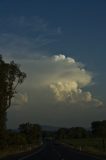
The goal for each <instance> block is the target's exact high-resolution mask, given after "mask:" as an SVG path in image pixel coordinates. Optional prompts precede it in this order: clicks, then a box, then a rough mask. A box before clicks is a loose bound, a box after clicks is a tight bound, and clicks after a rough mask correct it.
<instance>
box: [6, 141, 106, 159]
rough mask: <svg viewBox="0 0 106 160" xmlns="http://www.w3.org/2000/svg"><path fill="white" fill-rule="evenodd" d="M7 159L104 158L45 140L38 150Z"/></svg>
mask: <svg viewBox="0 0 106 160" xmlns="http://www.w3.org/2000/svg"><path fill="white" fill-rule="evenodd" d="M7 160H106V159H103V158H98V157H95V156H90V155H88V154H86V153H82V152H80V151H75V150H73V149H70V148H69V147H67V146H64V145H60V144H55V143H53V142H52V141H49V142H47V143H46V144H45V145H44V146H43V147H42V148H40V149H39V150H37V151H35V152H33V153H31V154H29V155H26V156H22V157H10V158H8V159H7Z"/></svg>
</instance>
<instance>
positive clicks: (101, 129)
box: [91, 120, 106, 138]
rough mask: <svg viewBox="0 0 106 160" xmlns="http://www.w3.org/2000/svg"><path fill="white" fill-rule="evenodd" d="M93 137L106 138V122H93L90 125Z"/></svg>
mask: <svg viewBox="0 0 106 160" xmlns="http://www.w3.org/2000/svg"><path fill="white" fill-rule="evenodd" d="M91 127H92V133H93V135H94V136H97V137H102V138H106V120H103V121H94V122H92V123H91Z"/></svg>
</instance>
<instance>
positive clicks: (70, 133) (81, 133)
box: [56, 127, 89, 139]
mask: <svg viewBox="0 0 106 160" xmlns="http://www.w3.org/2000/svg"><path fill="white" fill-rule="evenodd" d="M88 136H89V133H88V131H86V130H85V129H84V128H82V127H72V128H70V129H66V128H60V129H59V130H58V131H57V133H56V138H57V139H65V138H69V139H70V138H86V137H88Z"/></svg>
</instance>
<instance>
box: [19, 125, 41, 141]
mask: <svg viewBox="0 0 106 160" xmlns="http://www.w3.org/2000/svg"><path fill="white" fill-rule="evenodd" d="M19 131H20V133H21V134H24V136H25V137H26V139H27V142H28V144H39V143H41V138H42V132H41V127H40V126H39V125H38V124H31V123H23V124H20V125H19Z"/></svg>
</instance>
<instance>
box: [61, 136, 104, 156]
mask: <svg viewBox="0 0 106 160" xmlns="http://www.w3.org/2000/svg"><path fill="white" fill-rule="evenodd" d="M62 142H63V143H65V144H68V145H70V146H71V147H72V148H75V149H78V150H80V151H84V152H88V153H91V154H95V155H103V156H106V139H105V140H104V143H103V139H102V138H81V139H75V138H72V139H64V140H62ZM104 145H105V146H104Z"/></svg>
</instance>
